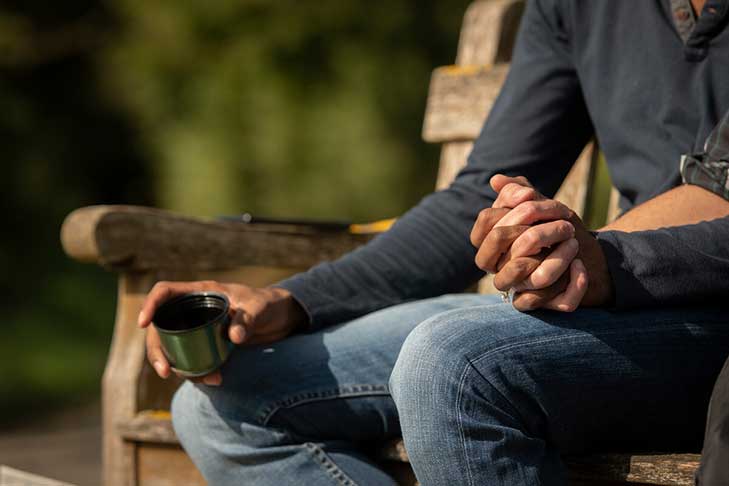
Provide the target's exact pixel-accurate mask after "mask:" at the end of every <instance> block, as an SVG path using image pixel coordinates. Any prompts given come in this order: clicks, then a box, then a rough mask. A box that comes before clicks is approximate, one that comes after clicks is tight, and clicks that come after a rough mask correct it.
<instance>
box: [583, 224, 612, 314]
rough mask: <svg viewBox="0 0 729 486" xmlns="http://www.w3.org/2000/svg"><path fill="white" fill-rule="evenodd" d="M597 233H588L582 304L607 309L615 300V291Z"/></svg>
mask: <svg viewBox="0 0 729 486" xmlns="http://www.w3.org/2000/svg"><path fill="white" fill-rule="evenodd" d="M597 234H598V233H597V232H596V231H591V232H590V241H589V245H588V246H589V251H587V252H586V253H587V254H586V255H585V256H586V260H587V261H585V262H583V263H585V266H586V268H587V273H588V288H587V293H586V294H585V298H584V299H583V304H584V305H586V306H590V307H608V306H611V305H612V303H613V301H614V300H615V289H614V286H613V281H612V278H611V276H610V270H609V268H608V263H607V258H605V253H604V252H603V249H602V246H601V245H600V243H599V242H598V240H597Z"/></svg>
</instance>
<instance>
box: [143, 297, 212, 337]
mask: <svg viewBox="0 0 729 486" xmlns="http://www.w3.org/2000/svg"><path fill="white" fill-rule="evenodd" d="M224 312H225V301H223V299H221V298H219V297H218V298H215V297H210V296H206V297H203V298H199V297H198V298H195V297H192V296H190V297H183V298H182V299H179V300H177V301H171V302H168V303H165V304H164V305H163V306H162V307H160V308H159V310H158V311H157V312H156V313H155V316H154V317H155V319H154V324H155V325H156V326H157V327H159V328H161V329H165V330H167V331H185V330H188V329H193V328H196V327H200V326H203V325H205V324H207V323H209V322H212V321H215V320H217V319H219V318H220V317H221V315H222V314H223V313H224Z"/></svg>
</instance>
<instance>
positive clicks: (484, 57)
mask: <svg viewBox="0 0 729 486" xmlns="http://www.w3.org/2000/svg"><path fill="white" fill-rule="evenodd" d="M523 11H524V1H523V0H479V1H477V2H473V3H472V4H471V5H470V6H469V7H468V10H466V14H465V15H464V17H463V25H462V26H461V35H460V39H459V40H458V55H457V56H456V64H460V65H467V64H481V65H484V66H492V65H493V64H495V63H497V62H508V61H509V60H511V52H512V50H513V47H514V39H515V38H516V31H517V29H518V27H519V21H520V20H521V14H522V12H523Z"/></svg>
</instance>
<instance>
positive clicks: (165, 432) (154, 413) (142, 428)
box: [116, 410, 180, 444]
mask: <svg viewBox="0 0 729 486" xmlns="http://www.w3.org/2000/svg"><path fill="white" fill-rule="evenodd" d="M116 429H117V431H118V432H119V435H121V436H122V437H123V438H124V440H127V441H134V442H148V443H155V444H179V443H180V441H179V440H178V439H177V434H175V429H174V428H173V427H172V417H171V415H170V412H169V411H167V410H144V411H142V412H139V413H138V414H137V415H135V416H134V417H133V418H132V419H131V420H126V421H121V422H119V423H118V424H117V426H116Z"/></svg>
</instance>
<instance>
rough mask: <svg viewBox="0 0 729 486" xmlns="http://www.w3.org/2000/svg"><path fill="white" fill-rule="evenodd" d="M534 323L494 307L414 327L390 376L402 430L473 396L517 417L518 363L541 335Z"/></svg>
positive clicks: (520, 383)
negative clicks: (411, 419)
mask: <svg viewBox="0 0 729 486" xmlns="http://www.w3.org/2000/svg"><path fill="white" fill-rule="evenodd" d="M534 321H535V320H534V319H532V318H531V317H529V316H528V315H526V314H521V313H518V312H516V311H514V310H513V309H511V308H510V307H506V306H495V307H489V308H484V307H477V308H470V309H458V310H452V311H447V312H444V313H442V314H439V315H437V316H434V317H432V318H430V319H428V320H426V321H424V322H423V323H421V324H420V325H418V327H416V328H415V329H414V330H413V331H412V332H411V333H410V335H409V336H408V338H407V339H406V340H405V343H404V344H403V347H402V349H401V351H400V354H399V356H398V359H397V362H396V364H395V367H394V369H393V371H392V374H391V376H390V392H391V393H392V396H393V399H394V400H395V403H396V405H397V409H398V413H399V414H400V417H401V422H403V424H404V428H406V427H407V425H405V424H406V423H407V421H408V419H409V417H408V415H414V416H417V417H419V420H420V419H422V418H423V416H424V415H425V414H431V415H434V416H435V417H436V418H437V417H438V416H439V415H443V416H445V415H447V414H449V413H452V412H453V410H452V409H453V408H455V407H457V406H458V404H459V403H461V404H462V400H463V398H464V397H465V396H466V395H468V394H471V393H474V392H475V393H476V394H477V395H478V398H479V400H484V401H487V402H490V403H492V404H493V405H494V406H496V407H498V408H500V409H502V410H505V409H509V411H511V412H514V413H517V412H516V410H515V408H514V406H513V405H514V402H516V401H518V400H517V398H516V397H515V396H516V395H519V396H521V395H522V394H523V393H524V392H525V390H524V386H523V385H524V383H523V381H524V380H523V378H524V374H523V371H524V370H523V367H522V363H520V360H522V359H523V357H524V356H525V355H527V356H528V355H530V354H532V353H530V352H528V351H526V352H525V350H528V349H529V348H531V347H532V346H533V345H534V340H535V338H536V336H537V335H539V334H541V332H542V330H541V329H540V328H539V325H538V324H537V323H534ZM537 359H538V358H537ZM474 363H476V365H474ZM523 364H524V365H527V363H523ZM517 408H518V407H517Z"/></svg>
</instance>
